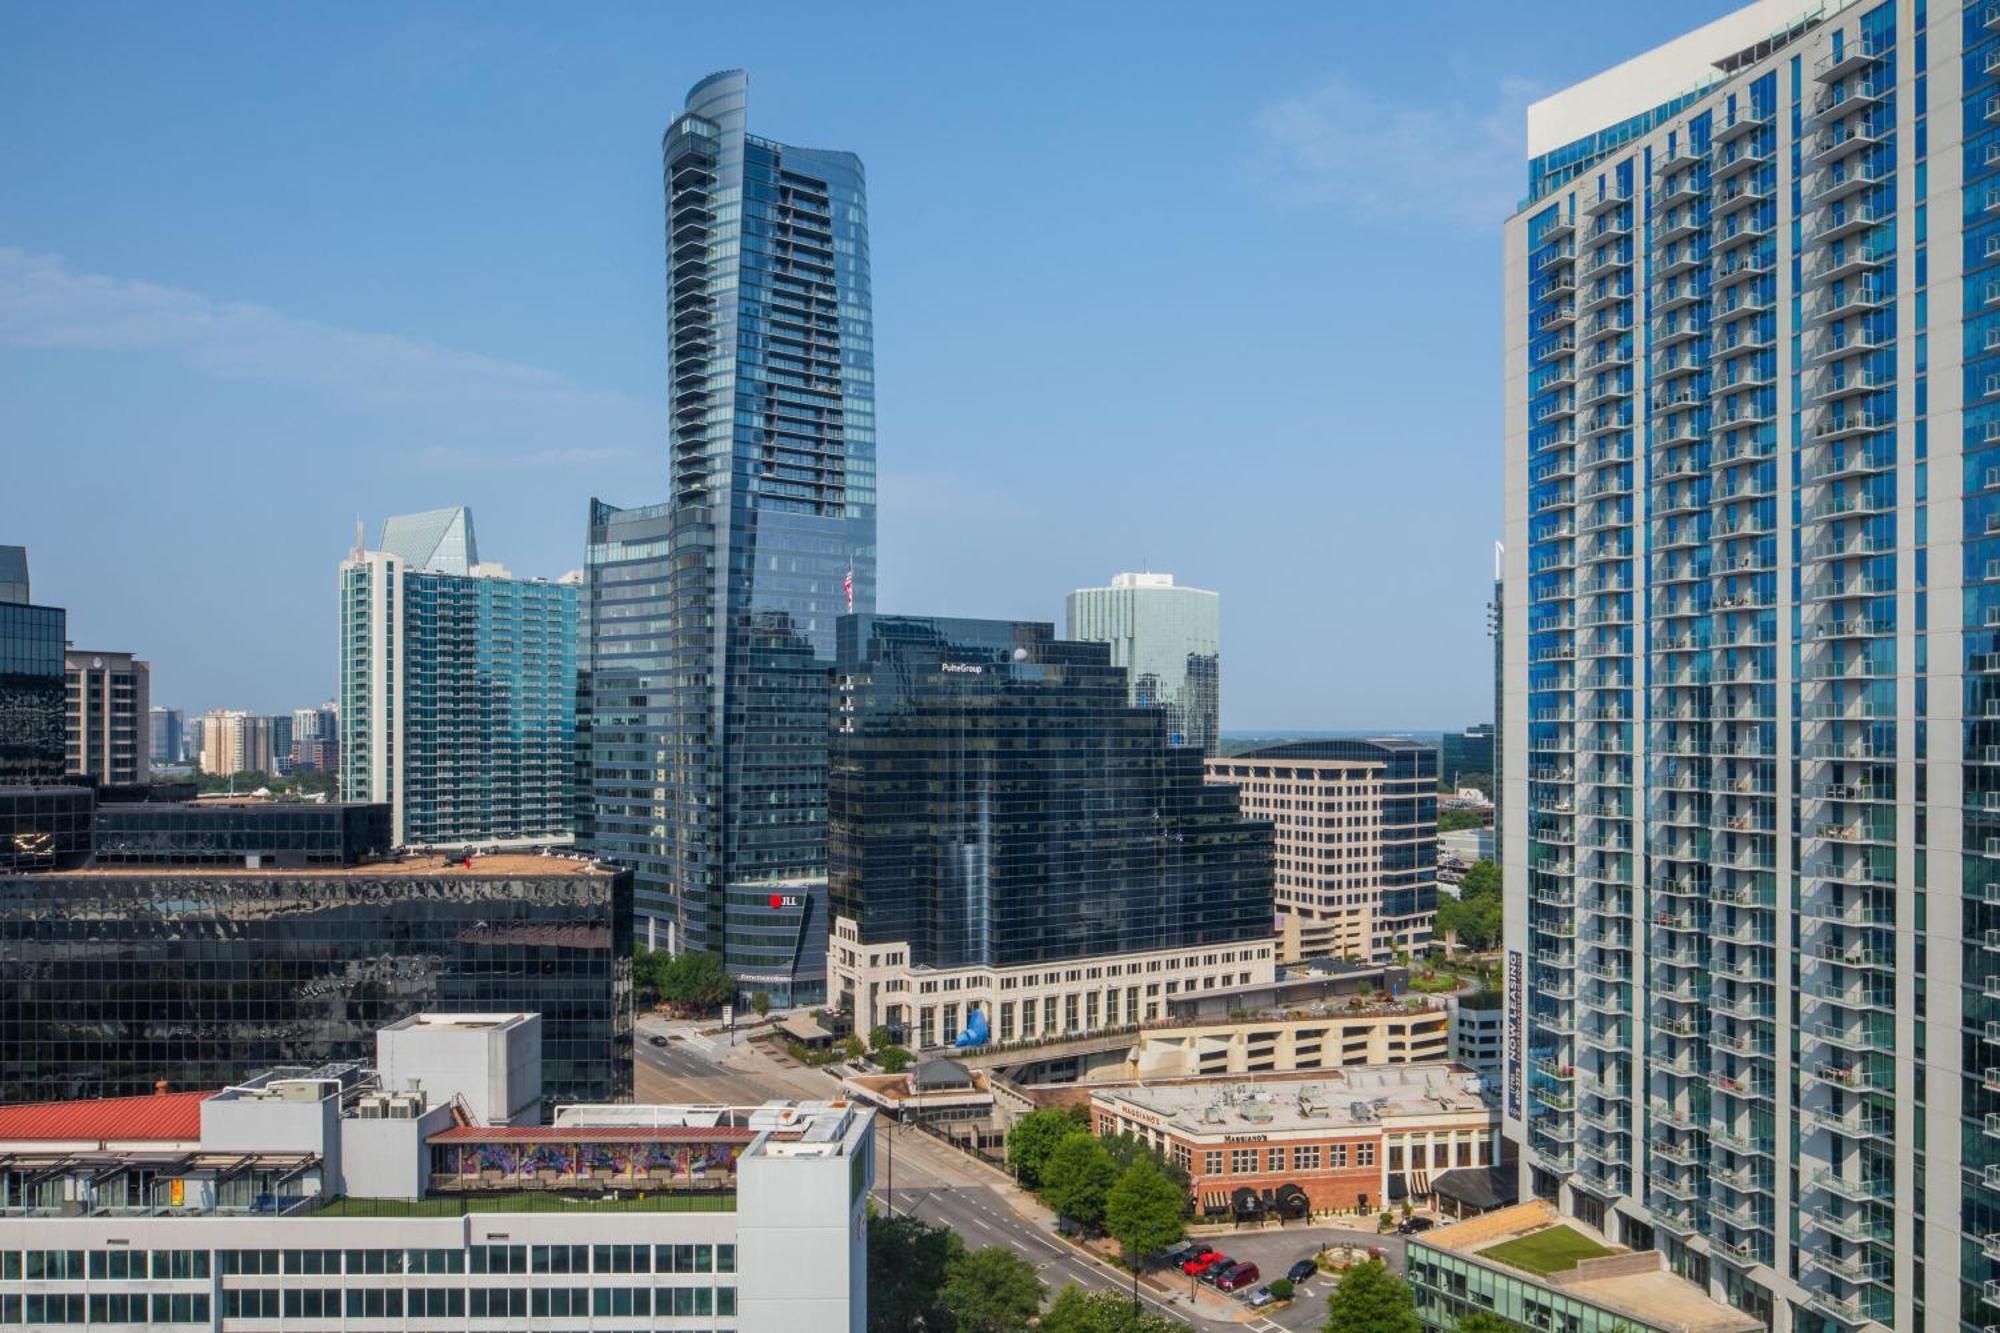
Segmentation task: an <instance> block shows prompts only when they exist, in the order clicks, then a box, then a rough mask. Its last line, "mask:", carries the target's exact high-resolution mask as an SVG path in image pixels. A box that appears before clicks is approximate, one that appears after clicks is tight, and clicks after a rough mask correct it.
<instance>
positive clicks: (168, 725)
mask: <svg viewBox="0 0 2000 1333" xmlns="http://www.w3.org/2000/svg"><path fill="white" fill-rule="evenodd" d="M186 743H187V715H186V714H185V713H183V712H181V710H180V709H178V708H164V707H162V706H160V705H159V704H154V705H153V706H152V708H150V709H148V710H147V713H146V752H147V757H148V758H149V759H150V760H151V762H152V763H153V764H154V765H155V766H158V765H164V764H178V763H180V762H181V754H182V748H183V746H185V744H186Z"/></svg>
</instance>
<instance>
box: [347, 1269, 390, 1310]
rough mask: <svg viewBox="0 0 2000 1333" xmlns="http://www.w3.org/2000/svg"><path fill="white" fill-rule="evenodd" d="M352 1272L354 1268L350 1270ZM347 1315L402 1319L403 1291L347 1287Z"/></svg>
mask: <svg viewBox="0 0 2000 1333" xmlns="http://www.w3.org/2000/svg"><path fill="white" fill-rule="evenodd" d="M348 1271H349V1272H352V1271H353V1270H352V1269H349V1270H348ZM347 1317H348V1318H349V1319H401V1318H402V1317H403V1293H402V1292H401V1291H400V1290H398V1289H396V1288H394V1287H390V1288H383V1287H349V1288H348V1289H347Z"/></svg>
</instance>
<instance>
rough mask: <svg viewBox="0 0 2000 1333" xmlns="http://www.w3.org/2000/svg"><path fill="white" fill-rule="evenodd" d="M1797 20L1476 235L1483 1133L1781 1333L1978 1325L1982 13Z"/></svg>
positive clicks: (1986, 1171)
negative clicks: (1488, 952)
mask: <svg viewBox="0 0 2000 1333" xmlns="http://www.w3.org/2000/svg"><path fill="white" fill-rule="evenodd" d="M1811 18H1812V21H1811V22H1810V23H1809V24H1806V25H1804V26H1800V27H1795V28H1793V29H1790V30H1787V31H1783V32H1780V33H1777V34H1776V35H1774V36H1771V37H1769V38H1768V39H1767V40H1765V41H1762V42H1760V43H1759V44H1758V45H1756V46H1754V47H1752V48H1750V49H1749V50H1747V51H1743V52H1733V53H1732V52H1725V51H1716V52H1714V53H1712V55H1710V56H1709V57H1708V59H1710V60H1712V61H1713V62H1714V63H1713V65H1712V66H1710V67H1709V68H1708V69H1707V70H1706V72H1705V73H1703V74H1702V75H1701V77H1703V78H1705V79H1707V80H1709V82H1710V84H1711V86H1709V87H1707V88H1705V89H1704V90H1703V91H1701V92H1699V93H1698V94H1693V95H1690V96H1688V97H1685V98H1682V99H1679V100H1677V101H1676V102H1674V103H1672V104H1670V105H1669V106H1667V107H1664V108H1660V109H1659V110H1658V111H1656V112H1649V113H1647V114H1646V115H1644V116H1641V117H1638V118H1635V119H1634V120H1632V121H1629V122H1626V124H1625V126H1624V127H1621V129H1620V130H1619V131H1616V132H1612V131H1607V132H1606V134H1608V135H1610V136H1611V137H1610V138H1606V137H1605V136H1604V135H1598V136H1594V137H1592V138H1587V139H1579V140H1577V143H1576V144H1573V145H1572V146H1571V147H1572V149H1578V151H1576V152H1572V151H1571V150H1570V149H1565V150H1562V153H1563V154H1566V155H1567V156H1566V157H1565V158H1564V161H1563V162H1562V164H1561V169H1560V170H1559V171H1556V170H1554V169H1553V157H1552V156H1551V155H1544V157H1542V158H1540V159H1538V160H1537V163H1536V165H1535V167H1534V169H1533V170H1534V172H1535V177H1534V179H1535V202H1534V203H1533V204H1531V205H1530V206H1529V207H1528V208H1527V209H1526V210H1524V211H1523V212H1522V213H1521V214H1520V215H1518V216H1517V217H1516V218H1514V219H1513V220H1512V221H1511V222H1510V223H1509V225H1508V246H1509V255H1510V265H1509V311H1510V313H1509V320H1510V323H1511V324H1512V326H1513V330H1514V336H1513V337H1512V338H1510V351H1509V357H1510V368H1509V379H1510V383H1513V384H1515V385H1516V386H1517V388H1516V391H1515V393H1514V396H1513V397H1512V398H1511V399H1510V408H1509V411H1510V419H1509V443H1508V467H1509V500H1508V504H1509V511H1508V524H1509V528H1508V550H1509V553H1510V565H1509V569H1508V578H1507V590H1506V595H1507V603H1506V605H1507V633H1508V643H1507V649H1506V652H1507V663H1506V670H1507V677H1508V692H1509V696H1510V697H1509V704H1508V715H1507V717H1506V720H1505V728H1506V731H1505V739H1504V746H1505V749H1506V752H1507V762H1506V790H1505V793H1504V796H1503V800H1504V805H1505V808H1506V811H1507V818H1508V820H1509V823H1508V828H1509V838H1508V843H1507V847H1506V851H1505V855H1506V861H1507V864H1506V876H1507V886H1508V895H1509V918H1510V921H1509V927H1508V949H1509V951H1510V958H1509V964H1510V976H1518V977H1519V978H1520V987H1519V991H1518V995H1519V1006H1518V1010H1515V1015H1516V1016H1515V1017H1514V1018H1513V1020H1512V1027H1511V1028H1510V1040H1515V1041H1517V1043H1518V1044H1517V1046H1516V1047H1515V1051H1516V1063H1515V1065H1514V1069H1513V1071H1512V1073H1511V1075H1510V1077H1513V1078H1515V1079H1518V1082H1517V1083H1515V1084H1514V1085H1513V1088H1512V1090H1511V1091H1510V1115H1513V1116H1518V1117H1519V1119H1518V1124H1517V1126H1516V1127H1517V1128H1518V1131H1519V1132H1520V1134H1521V1135H1522V1136H1523V1138H1524V1139H1525V1142H1526V1144H1527V1148H1528V1152H1527V1154H1526V1160H1527V1162H1528V1164H1529V1179H1530V1182H1531V1183H1532V1185H1533V1187H1534V1188H1535V1189H1536V1190H1537V1191H1538V1192H1541V1193H1543V1194H1545V1195H1547V1196H1549V1197H1553V1198H1557V1199H1559V1200H1561V1201H1562V1202H1563V1203H1564V1204H1565V1205H1566V1206H1568V1207H1572V1208H1574V1209H1576V1210H1578V1211H1586V1210H1596V1211H1600V1212H1602V1213H1603V1214H1604V1216H1605V1217H1606V1218H1607V1221H1608V1223H1609V1224H1610V1225H1611V1226H1612V1227H1613V1229H1614V1231H1618V1230H1621V1229H1622V1230H1624V1231H1626V1233H1627V1234H1630V1235H1633V1236H1637V1237H1642V1238H1645V1239H1647V1240H1648V1241H1649V1242H1650V1241H1652V1240H1654V1239H1657V1241H1658V1243H1659V1245H1660V1247H1661V1248H1662V1249H1663V1250H1664V1251H1665V1252H1666V1253H1667V1255H1668V1257H1669V1260H1670V1262H1671V1263H1672V1264H1673V1266H1674V1267H1675V1268H1676V1270H1677V1271H1681V1272H1683V1273H1686V1274H1687V1275H1689V1276H1693V1277H1695V1278H1697V1279H1698V1280H1701V1281H1705V1282H1707V1283H1709V1284H1710V1286H1711V1288H1712V1289H1713V1290H1715V1291H1716V1292H1718V1293H1719V1294H1721V1295H1723V1296H1724V1297H1725V1298H1726V1299H1728V1300H1729V1301H1730V1302H1731V1303H1732V1304H1735V1305H1737V1306H1738V1307H1739V1308H1742V1309H1745V1310H1749V1311H1753V1312H1754V1311H1758V1310H1771V1309H1775V1310H1776V1311H1777V1317H1778V1319H1779V1326H1780V1327H1791V1328H1809V1329H1844V1328H1856V1327H1861V1326H1865V1325H1870V1324H1880V1325H1884V1326H1889V1327H1894V1328H1898V1329H1909V1330H1914V1329H1919V1328H1945V1327H1965V1328H1984V1327H1986V1326H1988V1325H1990V1324H1992V1323H1993V1322H1994V1321H1995V1319H1996V1317H2000V1316H1996V1311H1997V1310H2000V1265H1996V1262H1995V1260H1996V1258H2000V1247H1996V1246H1994V1245H1992V1244H1990V1243H1987V1242H1988V1241H1989V1239H1990V1238H1992V1237H1994V1236H1996V1235H2000V1195H1997V1194H1995V1193H1994V1189H1995V1187H1996V1186H2000V1146H1996V1142H1995V1136H1996V1135H2000V1077H1995V1076H1994V1075H1993V1073H1992V1069H1993V1067H1994V1066H1996V1065H2000V1059H1996V1058H1995V1052H1996V1047H1995V1045H1994V1044H1993V1043H1994V1042H1995V1041H1996V1040H2000V1022H1996V1021H1995V1019H1996V1018H2000V906H1996V904H2000V892H1994V891H1992V889H1991V885H1992V883H1993V882H1994V880H1995V879H1996V876H1995V874H1994V871H1993V866H1994V865H1995V864H1997V863H2000V795H1995V794H1994V791H1992V790H1989V789H2000V780H1996V779H1994V778H1993V776H1992V775H1993V774H1994V772H1995V771H1996V767H1995V766H1996V765H2000V727H1996V725H1994V724H1989V723H1988V722H1987V720H1986V719H1987V718H1988V717H1989V715H1990V716H1992V717H1994V718H2000V704H1995V703H1993V702H1992V698H1993V697H1994V696H1995V690H1994V688H1993V683H1992V682H1993V681H1994V680H1996V679H2000V654H1996V651H1995V650H1996V648H2000V640H1996V637H1995V626H2000V614H1996V613H1995V612H1994V609H1993V608H1994V607H1996V606H2000V597H1996V596H1994V595H1990V594H1989V589H1988V586H1987V585H1988V581H1989V580H1994V581H1995V583H1994V586H1996V587H2000V559H1996V556H2000V547H1996V546H1995V542H1994V539H1993V537H1992V536H1991V535H1989V534H1996V533H2000V523H1994V522H1989V519H1990V518H1991V516H1992V513H1993V512H1994V511H1996V509H2000V505H1996V502H1995V498H1994V497H1995V496H1996V495H2000V467H1994V466H1992V465H1991V462H1992V459H1993V458H1996V457H2000V455H1991V454H1989V452H1988V451H1989V450H1991V449H1993V447H1994V445H1995V443H1996V442H2000V426H1996V425H1995V424H1994V423H1995V422H1996V421H2000V335H1995V336H1989V334H1991V333H1992V330H1991V329H1990V328H1989V326H1995V327H2000V314H1994V313H1992V312H1993V311H1994V310H1996V309H2000V306H1996V305H1995V304H1994V303H1995V302H1996V301H2000V277H1996V275H2000V221H1996V218H2000V213H1996V211H1995V210H1996V208H2000V128H1995V127H1996V126H2000V119H1996V118H2000V8H1996V7H1995V6H1993V5H1991V4H1971V5H1959V4H1953V3H1937V2H1935V0H1933V2H1931V3H1923V0H1917V2H1915V3H1904V4H1900V5H1896V4H1882V3H1868V2H1867V0H1861V2H1859V3H1851V4H1846V5H1832V6H1828V7H1827V8H1826V10H1824V11H1823V12H1816V13H1815V14H1814V15H1813V16H1811ZM1932 20H1936V21H1935V22H1933V21H1932ZM1665 54H1666V53H1665V52H1656V53H1654V56H1652V57H1648V59H1653V58H1664V57H1665ZM1717 68H1719V69H1721V70H1722V71H1724V72H1723V73H1721V74H1717V73H1716V72H1715V71H1716V69H1717ZM1692 81H1693V77H1692V75H1691V78H1690V82H1692ZM1578 105H1581V103H1579V104H1578ZM1933 111H1936V112H1937V113H1938V114H1937V115H1932V114H1930V113H1931V112H1933ZM1627 131H1629V132H1627ZM1593 145H1594V146H1593ZM1579 146H1581V147H1580V148H1579ZM1934 313H1935V314H1937V315H1938V316H1939V318H1938V319H1936V320H1933V319H1931V315H1932V314H1934ZM1933 499H1937V500H1939V501H1940V507H1933V506H1932V505H1931V503H1930V502H1931V501H1932V500H1933ZM1517 543H1518V549H1519V551H1520V552H1521V553H1522V556H1523V557H1524V558H1522V559H1519V560H1513V559H1512V557H1513V554H1514V552H1515V551H1516V549H1517ZM1517 704H1518V705H1520V708H1519V710H1518V712H1517V709H1516V705H1517ZM1516 830H1518V831H1519V832H1518V835H1517V834H1516ZM1517 836H1518V841H1517ZM1989 936H1990V938H1989ZM1510 1008H1512V1005H1511V1002H1510ZM1927 1235H1928V1236H1930V1237H1932V1238H1933V1239H1932V1240H1931V1242H1930V1243H1929V1244H1928V1245H1927V1244H1926V1241H1925V1237H1926V1236H1927ZM1940 1235H1952V1236H1956V1238H1957V1239H1956V1242H1955V1243H1952V1244H1949V1245H1944V1244H1940V1243H1938V1242H1937V1241H1936V1239H1935V1238H1936V1237H1938V1236H1940Z"/></svg>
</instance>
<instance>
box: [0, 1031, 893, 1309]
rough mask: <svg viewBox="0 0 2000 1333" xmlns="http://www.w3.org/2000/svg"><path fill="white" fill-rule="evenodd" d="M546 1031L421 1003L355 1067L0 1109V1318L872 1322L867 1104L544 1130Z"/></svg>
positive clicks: (671, 1112) (661, 1115)
mask: <svg viewBox="0 0 2000 1333" xmlns="http://www.w3.org/2000/svg"><path fill="white" fill-rule="evenodd" d="M540 1044H541V1036H540V1020H539V1019H538V1018H536V1017H535V1016H534V1015H526V1014H445V1015H421V1016H418V1017H417V1018H414V1019H409V1020H405V1021H404V1022H402V1023H399V1024H396V1025H394V1026H393V1027H391V1028H389V1029H386V1030H384V1031H383V1032H382V1033H381V1034H380V1036H379V1039H378V1058H377V1068H376V1069H368V1068H365V1067H363V1066H360V1065H354V1064H340V1065H326V1066H320V1067H317V1068H312V1069H306V1068H285V1069H277V1070H273V1071H271V1072H270V1073H267V1074H264V1075H260V1076H259V1077H257V1078H255V1079H252V1080H250V1081H248V1082H246V1083H244V1084H241V1085H239V1086H236V1087H232V1088H227V1089H223V1090H221V1091H216V1092H208V1091H201V1092H173V1091H165V1090H163V1091H161V1092H159V1093H157V1094H154V1095H151V1096H140V1097H121V1098H111V1099H107V1100H98V1101H73V1102H65V1103H51V1104H40V1105H15V1106H0V1327H12V1326H19V1325H23V1324H25V1325H28V1326H36V1327H47V1326H51V1325H56V1324H81V1323H86V1322H87V1323H92V1324H103V1323H118V1324H129V1325H145V1326H151V1327H159V1328H176V1327H187V1328H212V1329H274V1328H284V1329H342V1328H347V1329H354V1328H364V1329H365V1328H400V1329H416V1330H423V1329H437V1330H446V1329H452V1330H456V1329H482V1328H534V1329H549V1330H555V1329H577V1330H581V1329H630V1330H638V1329H659V1330H685V1331H688V1333H693V1331H695V1330H702V1331H706V1333H718V1331H722V1330H728V1331H731V1333H734V1331H737V1330H741V1331H742V1333H753V1331H760V1330H761V1331H763V1333H798V1331H799V1330H803V1329H813V1330H819V1329H848V1330H854V1331H855V1333H859V1330H862V1329H864V1328H866V1327H867V1263H866V1244H865V1230H866V1216H865V1209H866V1200H867V1195H868V1190H869V1188H870V1186H871V1184H872V1181H873V1169H874V1160H873V1159H874V1149H873V1142H874V1130H873V1119H872V1113H871V1112H869V1111H867V1110H865V1109H863V1108H860V1107H857V1106H854V1105H851V1104H849V1103H845V1102H805V1103H786V1102H773V1103H767V1104H765V1105H761V1106H754V1107H725V1106H642V1105H606V1106H569V1107H560V1108H558V1110H557V1111H556V1113H555V1116H554V1118H553V1121H552V1123H550V1124H547V1125H543V1124H539V1123H535V1122H536V1121H537V1120H538V1119H539V1114H538V1113H539V1109H540V1105H541V1081H540V1071H539V1058H540V1057H539V1050H540ZM413 1071H421V1073H416V1072H413Z"/></svg>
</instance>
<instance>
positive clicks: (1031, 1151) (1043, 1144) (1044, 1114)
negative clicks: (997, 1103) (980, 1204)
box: [1007, 1111, 1076, 1189]
mask: <svg viewBox="0 0 2000 1333" xmlns="http://www.w3.org/2000/svg"><path fill="white" fill-rule="evenodd" d="M1074 1133H1076V1122H1075V1121H1074V1120H1071V1119H1070V1118H1069V1116H1068V1114H1066V1113H1065V1112H1062V1111H1030V1112H1029V1113H1028V1114H1026V1115H1024V1116H1022V1117H1021V1118H1020V1119H1019V1120H1016V1121H1015V1122H1014V1127H1013V1128H1012V1129H1010V1130H1008V1131H1007V1165H1008V1166H1011V1167H1013V1168H1014V1169H1015V1170H1016V1171H1019V1172H1020V1173H1021V1183H1023V1184H1024V1185H1026V1186H1027V1187H1028V1188H1029V1189H1039V1188H1041V1184H1042V1168H1043V1167H1044V1166H1045V1165H1046V1164H1047V1163H1048V1160H1049V1154H1050V1153H1052V1152H1054V1151H1055V1150H1056V1145H1057V1144H1059V1143H1061V1142H1062V1141H1063V1140H1064V1139H1066V1138H1068V1137H1069V1136H1070V1135H1072V1134H1074Z"/></svg>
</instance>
